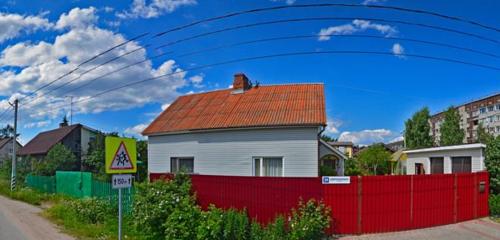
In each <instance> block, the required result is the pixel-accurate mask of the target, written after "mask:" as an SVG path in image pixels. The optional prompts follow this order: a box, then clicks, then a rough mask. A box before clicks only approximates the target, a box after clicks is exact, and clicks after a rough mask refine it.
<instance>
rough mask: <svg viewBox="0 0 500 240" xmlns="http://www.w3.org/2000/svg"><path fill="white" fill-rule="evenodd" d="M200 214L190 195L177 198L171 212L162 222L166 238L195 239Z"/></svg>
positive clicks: (168, 239)
mask: <svg viewBox="0 0 500 240" xmlns="http://www.w3.org/2000/svg"><path fill="white" fill-rule="evenodd" d="M200 215H201V210H200V208H199V207H198V206H197V205H196V204H195V203H194V199H193V198H191V197H185V198H182V199H181V200H179V202H178V203H177V204H176V207H175V208H174V209H173V211H172V213H171V214H170V215H169V216H168V217H167V220H166V221H165V223H164V224H163V228H165V239H166V240H191V239H196V231H194V229H196V227H197V226H198V222H199V218H200Z"/></svg>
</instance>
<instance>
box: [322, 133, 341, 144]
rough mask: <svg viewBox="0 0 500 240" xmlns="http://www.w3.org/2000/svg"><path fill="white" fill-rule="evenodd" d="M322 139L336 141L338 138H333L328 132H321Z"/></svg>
mask: <svg viewBox="0 0 500 240" xmlns="http://www.w3.org/2000/svg"><path fill="white" fill-rule="evenodd" d="M321 140H323V141H325V142H336V141H337V140H338V139H336V138H332V137H330V136H328V135H326V134H321Z"/></svg>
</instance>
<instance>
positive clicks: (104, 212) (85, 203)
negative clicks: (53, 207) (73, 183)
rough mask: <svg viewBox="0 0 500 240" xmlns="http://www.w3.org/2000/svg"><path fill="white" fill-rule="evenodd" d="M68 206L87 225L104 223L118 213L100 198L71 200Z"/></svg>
mask: <svg viewBox="0 0 500 240" xmlns="http://www.w3.org/2000/svg"><path fill="white" fill-rule="evenodd" d="M67 204H68V206H69V207H70V208H71V209H73V210H74V211H75V212H76V214H77V216H78V218H79V219H80V220H81V221H83V222H85V223H94V224H95V223H103V222H104V220H105V219H106V217H107V216H110V215H113V214H115V213H116V212H117V211H118V210H117V209H116V208H113V207H112V206H111V205H110V204H109V202H108V201H105V200H103V199H98V198H85V199H75V200H69V201H67Z"/></svg>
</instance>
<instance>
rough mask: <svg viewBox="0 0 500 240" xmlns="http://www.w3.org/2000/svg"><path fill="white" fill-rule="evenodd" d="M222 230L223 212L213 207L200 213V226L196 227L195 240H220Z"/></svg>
mask: <svg viewBox="0 0 500 240" xmlns="http://www.w3.org/2000/svg"><path fill="white" fill-rule="evenodd" d="M223 230H224V211H223V210H222V209H220V208H216V207H215V206H214V205H210V206H209V207H208V211H205V212H203V213H201V216H200V224H199V225H198V227H196V237H197V239H221V238H222V235H223Z"/></svg>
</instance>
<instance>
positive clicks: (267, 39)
mask: <svg viewBox="0 0 500 240" xmlns="http://www.w3.org/2000/svg"><path fill="white" fill-rule="evenodd" d="M318 37H334V38H373V39H383V40H397V41H407V42H415V43H422V44H426V45H431V46H438V47H445V48H451V49H457V50H463V51H467V52H472V53H476V54H481V55H484V56H488V57H493V58H500V55H497V54H493V53H489V52H484V51H479V50H475V49H472V48H466V47H461V46H458V45H452V44H447V43H441V42H434V41H427V40H419V39H413V38H403V37H391V36H375V35H364V34H358V35H350V34H321V35H319V34H309V35H293V36H283V37H271V38H261V39H255V40H248V41H241V42H236V43H231V44H226V45H220V46H216V47H210V48H204V49H200V50H195V51H191V52H188V53H183V54H177V55H174V57H175V58H182V57H187V56H192V55H197V54H201V53H206V52H211V51H215V50H221V49H225V48H231V47H237V46H243V45H249V44H255V43H263V42H272V41H281V40H293V39H306V38H318ZM174 53H175V52H174Z"/></svg>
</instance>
